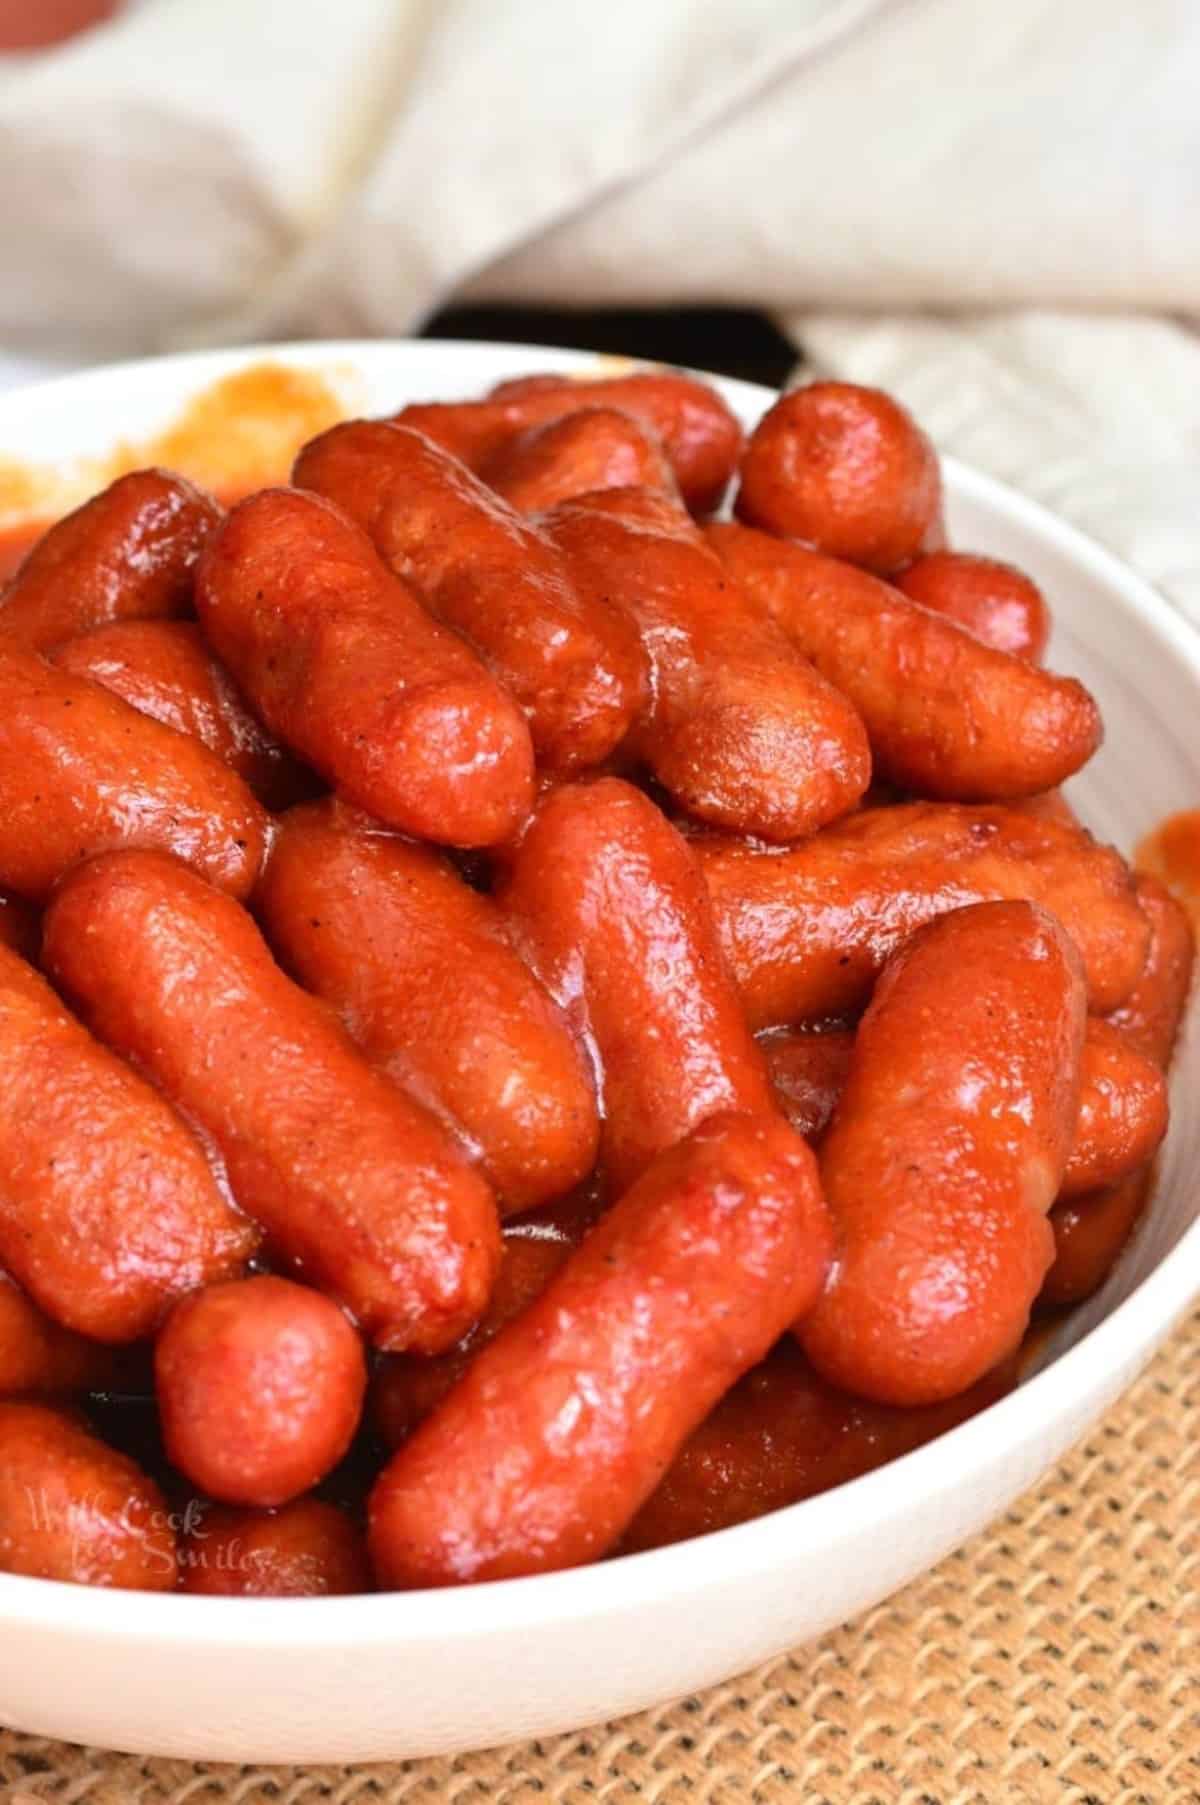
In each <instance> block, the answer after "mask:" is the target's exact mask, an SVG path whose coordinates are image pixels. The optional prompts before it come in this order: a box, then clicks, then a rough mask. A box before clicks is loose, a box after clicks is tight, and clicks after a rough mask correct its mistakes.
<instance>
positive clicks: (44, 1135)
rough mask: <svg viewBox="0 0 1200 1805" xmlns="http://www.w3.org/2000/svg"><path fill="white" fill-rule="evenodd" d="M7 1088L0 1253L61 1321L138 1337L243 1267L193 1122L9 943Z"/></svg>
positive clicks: (1, 985) (239, 1242) (3, 1022)
mask: <svg viewBox="0 0 1200 1805" xmlns="http://www.w3.org/2000/svg"><path fill="white" fill-rule="evenodd" d="M196 881H197V882H199V880H198V879H197V880H196ZM235 906H236V905H234V904H232V903H231V904H230V907H231V908H233V907H235ZM127 950H128V949H127V947H126V946H125V945H124V944H123V943H122V944H121V945H120V946H119V947H117V948H115V949H114V952H113V955H112V956H113V957H114V958H117V959H120V958H124V957H125V955H126V953H127ZM0 1094H3V1097H4V1107H3V1110H0V1262H2V1263H3V1264H4V1266H5V1267H7V1269H8V1270H9V1272H11V1273H12V1275H13V1277H14V1278H15V1279H16V1280H17V1281H18V1283H19V1284H20V1285H22V1286H23V1287H24V1289H25V1290H26V1291H28V1292H29V1294H30V1295H31V1297H32V1298H33V1299H34V1301H35V1302H36V1303H37V1304H38V1305H39V1306H40V1308H41V1309H43V1310H44V1311H45V1312H46V1313H47V1314H48V1315H49V1316H52V1317H53V1318H54V1319H55V1321H57V1322H59V1323H62V1324H64V1325H65V1326H66V1327H68V1328H71V1329H74V1330H76V1331H78V1332H79V1333H80V1334H84V1335H88V1336H91V1337H93V1338H94V1339H95V1340H98V1341H110V1342H123V1341H135V1340H137V1339H139V1338H140V1337H142V1336H144V1335H148V1334H150V1333H151V1332H152V1331H153V1330H154V1329H155V1328H156V1327H157V1326H158V1324H159V1322H160V1321H161V1320H162V1318H163V1316H164V1315H165V1314H166V1312H167V1310H168V1309H169V1307H170V1305H171V1304H172V1303H173V1302H174V1301H175V1300H176V1299H177V1298H179V1297H181V1296H183V1295H184V1294H185V1293H186V1292H188V1291H191V1290H193V1289H194V1288H195V1287H196V1286H197V1285H204V1284H208V1283H210V1282H211V1281H213V1280H215V1279H222V1278H229V1277H231V1276H233V1275H234V1274H235V1273H237V1272H239V1271H240V1270H241V1267H242V1265H243V1263H244V1262H245V1261H246V1260H247V1259H248V1258H249V1256H250V1254H251V1253H252V1252H253V1250H254V1247H255V1245H256V1241H257V1236H256V1235H255V1233H254V1231H253V1229H252V1227H251V1225H250V1224H249V1223H248V1222H246V1221H245V1220H244V1218H242V1217H241V1216H239V1215H238V1213H237V1212H236V1211H235V1210H234V1209H233V1208H232V1207H231V1206H230V1205H229V1204H228V1203H227V1202H226V1201H225V1199H224V1198H223V1197H222V1195H221V1193H220V1191H219V1189H218V1188H217V1184H216V1182H215V1180H214V1178H213V1176H212V1174H211V1172H210V1171H209V1168H208V1163H207V1161H206V1160H205V1157H204V1154H203V1152H202V1151H201V1149H200V1145H199V1143H198V1142H197V1141H196V1139H195V1138H194V1136H193V1135H192V1134H191V1132H190V1131H189V1129H188V1128H186V1127H185V1126H184V1124H183V1122H182V1121H180V1119H179V1117H178V1116H177V1115H176V1114H175V1112H174V1110H173V1109H171V1107H170V1106H169V1104H168V1103H167V1102H165V1100H164V1099H163V1098H162V1097H161V1096H160V1095H159V1094H158V1092H157V1091H155V1090H153V1089H152V1088H151V1087H150V1085H148V1084H146V1083H145V1082H144V1081H143V1080H142V1079H141V1078H139V1077H138V1076H137V1075H136V1074H135V1073H134V1072H132V1071H131V1070H130V1069H129V1067H128V1066H127V1065H125V1064H123V1063H122V1061H121V1060H119V1059H117V1058H114V1056H113V1055H112V1054H111V1053H110V1052H108V1051H107V1049H106V1048H104V1047H102V1046H100V1045H99V1044H98V1043H97V1042H96V1041H95V1040H93V1039H92V1037H91V1035H90V1034H88V1033H87V1031H86V1030H85V1029H84V1028H83V1027H82V1026H81V1025H80V1024H79V1022H77V1021H76V1020H75V1019H74V1017H73V1016H71V1015H68V1013H67V1011H66V1010H65V1009H64V1008H63V1006H62V1004H61V1003H60V1001H59V999H58V997H57V996H56V995H55V994H54V992H53V990H51V988H50V986H49V985H48V984H47V983H46V981H45V979H44V978H42V977H40V976H39V975H38V973H37V972H35V971H34V970H33V969H32V968H31V967H30V966H28V965H26V963H25V962H24V960H23V959H20V958H18V956H17V955H16V954H15V953H10V952H8V951H6V950H5V949H3V948H0Z"/></svg>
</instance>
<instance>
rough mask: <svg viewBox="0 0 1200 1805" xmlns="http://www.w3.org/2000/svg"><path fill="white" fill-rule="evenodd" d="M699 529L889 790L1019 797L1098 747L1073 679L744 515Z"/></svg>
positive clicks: (967, 798)
mask: <svg viewBox="0 0 1200 1805" xmlns="http://www.w3.org/2000/svg"><path fill="white" fill-rule="evenodd" d="M707 536H708V539H709V543H710V544H711V545H713V546H714V547H715V548H716V550H717V551H718V552H719V553H720V556H721V558H722V560H723V562H724V564H725V568H726V569H727V570H728V572H729V574H730V575H731V577H733V578H734V580H735V581H736V582H738V583H740V584H741V585H742V587H743V588H744V589H746V590H747V591H748V592H749V593H750V595H751V596H752V597H754V598H755V599H756V600H757V601H759V602H760V603H761V604H762V605H763V606H764V607H765V608H766V609H768V611H769V612H770V613H771V615H772V616H773V617H774V619H775V621H776V622H777V624H778V625H779V626H780V627H781V628H782V630H783V632H784V633H785V634H786V635H787V637H788V638H789V639H790V640H791V642H792V644H793V645H794V646H795V647H796V649H797V650H798V651H800V652H802V653H803V654H804V656H805V657H806V658H811V659H812V661H813V663H814V664H815V665H816V667H817V669H818V670H819V671H820V672H821V673H822V675H823V676H825V677H827V678H828V680H829V681H830V683H833V684H835V685H836V686H837V688H838V689H840V690H841V691H842V692H843V693H844V694H845V695H846V696H848V697H849V699H850V701H851V702H852V703H853V704H854V706H855V708H856V709H857V710H858V712H859V714H860V715H861V716H862V719H863V721H864V722H865V724H866V728H867V733H868V735H869V737H870V741H871V753H872V756H873V758H874V761H875V769H876V771H877V773H878V774H879V775H880V776H881V777H884V778H886V779H887V780H888V781H889V782H891V783H894V784H896V785H898V786H899V787H900V788H901V789H905V790H909V791H912V792H914V793H915V794H917V795H921V796H932V797H939V798H943V799H945V800H947V801H957V802H994V801H1003V800H1006V799H1008V798H1013V797H1020V796H1031V795H1034V794H1036V793H1037V792H1039V791H1042V790H1051V789H1054V788H1055V787H1056V785H1058V784H1060V783H1062V782H1064V780H1065V779H1066V778H1068V777H1070V776H1071V775H1072V774H1073V773H1074V772H1076V771H1078V770H1079V769H1080V767H1081V766H1082V765H1084V764H1086V763H1087V761H1088V759H1089V758H1090V757H1091V756H1092V754H1093V752H1095V750H1096V748H1097V747H1098V746H1099V744H1100V741H1101V739H1102V737H1103V725H1102V722H1101V719H1100V711H1099V709H1098V708H1097V707H1096V704H1095V702H1094V701H1093V699H1092V697H1091V696H1090V695H1089V693H1088V691H1087V690H1086V689H1085V688H1084V687H1083V685H1082V683H1080V682H1078V681H1077V679H1076V678H1074V677H1057V676H1053V675H1051V674H1050V673H1049V672H1047V671H1043V670H1041V669H1039V668H1038V667H1037V666H1034V665H1030V664H1028V663H1026V662H1024V661H1023V660H1022V659H1020V658H1014V657H1012V656H1011V655H1010V654H1008V653H1007V652H998V651H995V650H994V649H993V648H992V647H991V646H988V645H984V644H983V643H982V642H981V641H980V640H978V639H976V638H975V637H974V635H973V634H971V633H969V632H967V631H966V629H965V628H964V627H960V626H959V625H958V624H957V623H956V622H955V621H952V620H948V619H947V618H946V617H945V616H944V615H941V614H933V613H931V612H930V610H929V609H928V608H922V607H921V605H920V604H919V603H918V602H914V601H910V599H909V598H908V596H906V595H902V594H901V592H900V591H899V590H898V589H894V588H892V587H891V586H890V585H889V584H887V583H882V582H880V580H879V579H878V578H877V577H872V576H870V575H869V574H868V573H867V572H866V571H861V570H855V569H852V568H851V567H850V566H849V565H847V564H843V563H841V562H839V561H838V560H837V559H836V558H827V557H823V556H821V554H819V553H818V552H813V551H809V550H807V549H806V548H805V547H804V546H802V545H797V544H794V543H789V542H786V541H783V540H779V539H772V538H771V537H770V536H769V535H768V534H766V533H756V532H754V531H752V530H751V529H750V528H749V527H744V526H713V527H710V528H709V529H708V534H707Z"/></svg>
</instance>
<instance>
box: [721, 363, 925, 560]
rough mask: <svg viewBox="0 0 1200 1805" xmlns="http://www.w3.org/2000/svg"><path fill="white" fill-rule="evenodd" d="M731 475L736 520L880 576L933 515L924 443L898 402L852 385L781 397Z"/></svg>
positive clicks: (921, 535) (919, 538)
mask: <svg viewBox="0 0 1200 1805" xmlns="http://www.w3.org/2000/svg"><path fill="white" fill-rule="evenodd" d="M741 478H742V480H741V487H740V488H739V490H738V494H737V502H736V511H737V516H738V519H739V520H744V521H745V522H746V523H747V525H749V526H755V527H762V528H764V529H765V531H767V532H768V533H778V534H780V535H781V536H783V537H785V538H788V539H803V540H806V541H807V542H808V544H810V545H814V546H816V547H817V549H818V550H819V551H823V552H828V553H829V554H830V555H831V556H832V557H834V558H845V559H847V560H848V561H849V562H850V563H851V564H862V565H865V566H866V567H867V569H868V570H877V571H880V572H882V573H883V574H884V575H885V576H886V575H887V574H888V573H889V572H890V571H893V570H897V569H898V568H899V567H900V566H901V565H902V564H907V563H908V561H909V559H910V558H915V557H916V555H917V553H918V552H919V551H920V550H921V549H922V548H923V547H925V546H927V544H928V542H929V539H930V536H931V535H933V534H935V533H936V531H937V528H938V525H939V522H940V518H941V502H942V479H941V472H940V470H939V468H938V460H937V453H936V452H935V451H934V449H933V446H932V445H931V444H930V442H929V440H928V439H927V438H926V437H925V434H924V433H923V432H922V431H921V429H920V427H919V426H918V425H917V423H916V421H915V420H914V419H913V418H912V415H911V414H909V413H908V412H907V411H906V409H904V408H903V407H901V406H900V403H899V402H898V401H894V400H893V399H892V397H891V396H890V395H885V394H884V393H883V391H882V390H881V389H868V388H861V387H859V385H858V384H856V383H852V382H814V383H812V384H810V385H809V386H808V387H807V388H802V389H793V390H792V391H791V393H790V394H787V395H783V396H781V397H780V399H779V400H778V401H777V402H776V403H775V405H774V407H772V408H771V409H770V410H769V411H768V412H767V413H766V414H764V415H763V417H762V419H761V420H760V421H759V423H758V425H757V426H756V427H755V428H754V431H753V432H752V433H751V434H750V438H749V441H748V443H747V445H746V449H745V452H744V454H743V457H742V472H741Z"/></svg>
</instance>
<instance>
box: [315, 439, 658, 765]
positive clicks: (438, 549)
mask: <svg viewBox="0 0 1200 1805" xmlns="http://www.w3.org/2000/svg"><path fill="white" fill-rule="evenodd" d="M294 475H295V481H296V483H297V484H298V485H299V486H300V487H301V488H303V489H313V490H316V491H317V493H318V494H320V495H324V496H326V497H327V498H328V500H330V501H332V502H335V503H336V504H337V505H338V506H339V507H340V508H342V509H344V510H345V512H346V513H347V514H348V515H349V516H350V518H351V519H352V520H354V521H356V522H357V524H358V525H359V526H361V527H362V528H363V529H364V531H366V532H367V533H369V534H370V536H371V538H372V539H373V540H374V542H375V545H376V546H377V548H378V550H379V552H380V555H381V556H382V557H383V558H384V559H385V561H386V562H387V563H388V564H389V565H390V566H391V568H392V569H393V570H394V571H395V572H396V574H397V575H398V576H399V577H401V578H403V579H404V580H406V581H407V582H410V583H412V584H413V586H414V588H415V589H416V590H417V592H418V593H419V594H420V596H421V597H422V599H423V600H424V602H425V603H426V605H427V606H428V608H429V609H430V611H431V612H432V613H433V614H434V615H435V616H436V617H437V619H438V620H440V621H443V622H444V623H445V624H446V626H448V627H452V628H453V629H454V630H455V631H456V632H458V633H461V634H462V635H463V637H464V639H466V640H468V641H469V642H470V643H471V644H472V645H473V646H474V647H475V649H476V651H477V652H478V653H479V655H480V657H481V658H482V659H483V660H484V662H485V663H486V664H487V665H488V667H489V668H490V669H491V671H492V672H493V674H494V675H495V676H496V677H497V678H498V679H499V680H500V681H501V682H502V683H503V684H504V685H505V686H506V687H507V688H508V689H509V690H510V691H511V692H512V694H513V695H514V696H515V697H516V699H517V701H518V702H519V703H520V704H521V706H522V708H523V709H524V710H525V713H526V715H527V717H528V720H529V727H530V732H531V733H532V736H533V744H534V749H535V751H536V752H537V755H538V757H539V759H541V760H542V761H543V762H544V763H545V764H546V765H547V766H549V767H550V768H551V769H553V770H556V771H559V772H571V771H575V770H581V769H583V768H585V767H586V766H588V765H595V764H599V763H600V761H601V760H602V759H604V758H606V757H607V756H608V754H609V753H610V752H611V751H612V750H613V748H614V747H615V746H616V745H618V744H619V742H620V741H621V740H622V739H623V738H624V737H625V734H626V733H627V732H628V730H629V727H630V724H631V722H632V721H633V719H634V716H635V715H636V714H637V713H638V712H639V711H640V709H641V708H642V706H643V704H644V702H645V700H646V695H647V670H646V660H645V656H644V654H643V652H642V648H641V645H640V643H639V641H638V637H637V634H636V633H635V632H634V630H633V628H632V627H631V626H630V624H629V622H628V621H627V620H626V619H625V617H624V615H623V614H621V613H620V612H619V611H618V610H617V609H615V608H614V607H612V606H611V604H610V603H609V602H608V601H607V600H606V599H605V598H604V597H603V596H596V595H590V594H589V595H584V594H581V593H580V592H579V591H578V590H577V589H576V587H575V585H574V583H573V582H572V581H571V578H570V576H569V574H568V572H567V570H566V568H565V566H564V564H563V561H562V559H561V558H560V557H559V555H558V553H557V552H556V551H555V549H554V547H553V546H552V545H551V544H550V542H549V541H548V540H547V538H546V537H545V535H544V534H543V533H542V532H541V531H540V530H539V529H538V528H537V527H536V526H534V525H532V524H531V523H530V522H529V521H526V520H522V519H521V517H520V516H519V515H518V514H517V513H516V512H515V511H514V510H513V509H512V508H510V507H509V506H508V504H507V503H506V502H504V501H502V500H501V499H500V497H499V496H498V495H494V494H493V493H492V492H491V491H490V490H489V489H488V488H487V487H486V486H485V485H484V484H483V483H482V482H480V480H479V479H478V478H477V477H475V476H473V475H472V474H471V472H470V470H468V469H467V468H466V467H465V466H464V465H463V464H461V463H459V462H458V460H457V459H456V458H453V457H451V456H450V455H449V454H448V453H447V452H445V451H443V450H442V448H441V446H439V445H435V444H434V443H433V441H432V440H430V439H426V438H423V437H422V436H421V434H420V433H416V432H410V431H408V430H407V428H405V427H402V426H390V425H388V423H387V422H386V421H382V420H379V421H371V420H358V421H351V422H350V423H349V424H347V425H345V426H335V427H334V428H333V429H332V430H331V431H330V432H327V433H323V434H322V435H321V437H320V438H319V439H314V440H313V442H312V443H311V444H310V445H307V446H306V447H305V448H304V450H303V451H302V452H301V453H300V456H299V457H298V458H297V460H296V469H295V473H294Z"/></svg>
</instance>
